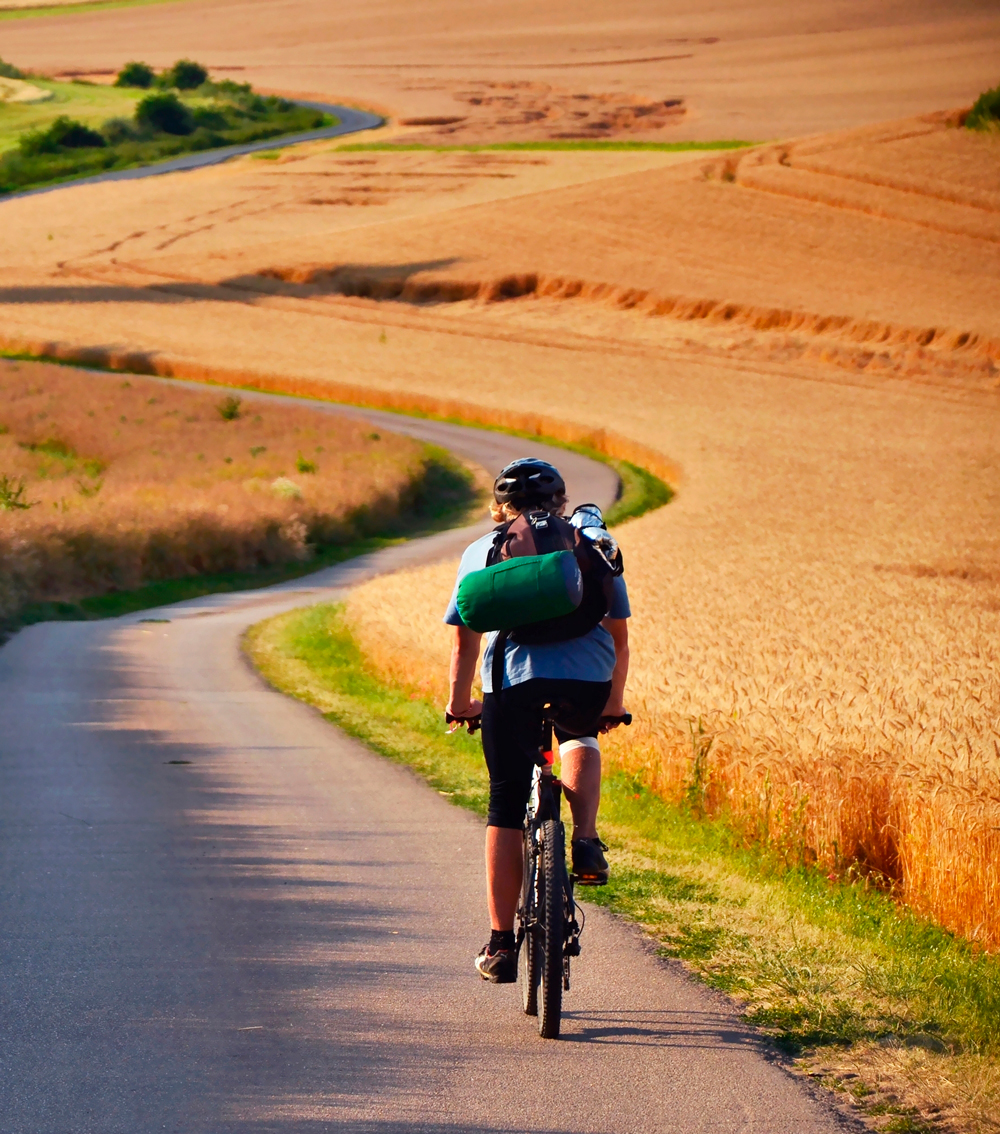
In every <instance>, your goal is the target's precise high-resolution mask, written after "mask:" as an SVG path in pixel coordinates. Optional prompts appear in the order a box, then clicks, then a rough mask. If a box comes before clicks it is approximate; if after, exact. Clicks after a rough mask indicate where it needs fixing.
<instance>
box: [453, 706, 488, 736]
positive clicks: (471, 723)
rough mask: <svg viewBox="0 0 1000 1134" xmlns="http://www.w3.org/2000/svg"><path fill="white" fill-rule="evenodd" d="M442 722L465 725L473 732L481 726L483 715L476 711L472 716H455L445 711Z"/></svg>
mask: <svg viewBox="0 0 1000 1134" xmlns="http://www.w3.org/2000/svg"><path fill="white" fill-rule="evenodd" d="M444 723H445V724H459V725H466V726H467V727H468V729H469V732H470V733H473V732H476V731H478V730H479V729H480V728H481V727H482V724H483V717H482V714H481V713H477V714H476V716H474V717H455V716H452V714H451V713H449V712H447V711H446V712H445V714H444Z"/></svg>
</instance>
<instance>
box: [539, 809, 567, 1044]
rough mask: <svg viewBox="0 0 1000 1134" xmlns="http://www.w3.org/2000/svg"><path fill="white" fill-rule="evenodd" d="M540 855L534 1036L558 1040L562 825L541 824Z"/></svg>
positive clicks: (563, 867) (562, 928)
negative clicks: (537, 968) (535, 1029)
mask: <svg viewBox="0 0 1000 1134" xmlns="http://www.w3.org/2000/svg"><path fill="white" fill-rule="evenodd" d="M541 836H542V838H541V842H542V853H541V858H540V862H539V864H538V869H539V879H538V895H539V909H538V920H539V930H538V941H537V945H538V952H539V954H540V956H539V958H538V966H539V969H540V972H539V982H538V985H539V992H540V993H541V995H540V997H539V1000H540V1003H539V1006H538V1007H539V1010H538V1034H539V1035H540V1036H542V1037H543V1038H544V1039H558V1037H559V1025H560V1023H561V1022H562V994H563V951H564V935H565V918H564V914H565V907H566V882H565V879H566V845H565V841H564V839H565V836H564V834H563V825H562V823H559V822H557V821H556V820H555V819H549V820H548V821H547V822H546V823H543V824H542V830H541Z"/></svg>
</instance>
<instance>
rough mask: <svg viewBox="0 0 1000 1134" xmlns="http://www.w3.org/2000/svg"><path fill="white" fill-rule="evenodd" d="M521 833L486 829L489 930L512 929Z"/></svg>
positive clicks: (520, 863) (521, 861)
mask: <svg viewBox="0 0 1000 1134" xmlns="http://www.w3.org/2000/svg"><path fill="white" fill-rule="evenodd" d="M521 840H522V835H521V832H520V831H519V830H518V831H514V830H512V829H511V828H509V827H487V828H486V896H487V901H488V903H489V907H490V926H491V928H493V929H513V928H514V917H515V915H516V913H517V900H518V898H519V897H520V895H521V875H522V873H523V871H524V848H523V846H522V842H521Z"/></svg>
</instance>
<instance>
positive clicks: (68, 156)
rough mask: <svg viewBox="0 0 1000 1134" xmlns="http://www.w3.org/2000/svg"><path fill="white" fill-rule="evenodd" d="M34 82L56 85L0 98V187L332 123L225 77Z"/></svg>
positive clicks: (32, 185) (53, 179)
mask: <svg viewBox="0 0 1000 1134" xmlns="http://www.w3.org/2000/svg"><path fill="white" fill-rule="evenodd" d="M167 77H168V76H167ZM38 85H39V86H42V85H45V86H46V87H47V88H48V89H53V90H55V88H58V95H59V97H58V99H52V100H49V101H47V102H43V103H34V104H30V105H28V106H23V107H22V106H17V105H11V104H0V150H3V152H2V154H0V194H2V193H13V192H17V191H19V190H24V189H32V188H37V187H40V186H43V185H51V184H56V183H59V182H63V181H68V180H72V179H74V178H78V177H87V176H92V175H94V174H101V173H110V172H114V171H117V170H123V169H132V168H135V167H137V166H144V165H151V164H153V163H154V162H158V161H164V160H167V159H169V158H172V157H178V156H180V155H181V154H186V153H200V152H203V151H206V150H215V149H220V148H223V147H226V146H234V145H243V144H246V143H249V142H256V141H260V140H262V139H267V138H277V137H280V136H282V135H287V134H297V133H302V132H306V131H309V130H315V129H319V128H320V127H324V126H330V125H333V124H334V119H333V118H331V117H330V115H327V114H324V113H323V112H322V111H318V110H315V109H311V108H309V107H304V106H299V105H297V104H296V103H293V102H289V101H288V100H287V99H282V98H277V97H274V96H266V97H265V96H263V95H259V94H256V93H254V92H253V90H252V89H251V88H250V86H249V85H247V84H238V83H232V82H228V81H224V82H219V83H213V82H206V83H204V84H203V85H202V86H200V87H198V88H197V89H196V90H194V91H187V90H185V91H180V92H178V91H172V90H164V89H155V90H152V91H150V90H142V89H136V88H132V87H98V86H91V85H89V84H77V83H70V84H67V83H63V84H53V83H48V84H42V83H41V82H39V84H38ZM78 90H79V91H83V92H85V93H84V94H83V95H78V94H77V93H76V92H77V91H78ZM109 112H110V116H109ZM4 146H6V148H5V149H4Z"/></svg>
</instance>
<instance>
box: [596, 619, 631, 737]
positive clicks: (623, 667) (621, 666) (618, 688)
mask: <svg viewBox="0 0 1000 1134" xmlns="http://www.w3.org/2000/svg"><path fill="white" fill-rule="evenodd" d="M602 625H603V626H604V629H605V630H607V631H608V633H609V634H610V635H611V637H612V638H613V639H614V643H615V671H614V673H613V674H612V675H611V694H610V696H609V697H608V703H607V704H606V705H605V706H604V716H606V717H620V716H621V715H622V714H623V713H624V712H625V701H624V698H625V682H626V680H627V679H628V619H627V618H605V619H604V621H603V623H602Z"/></svg>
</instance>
